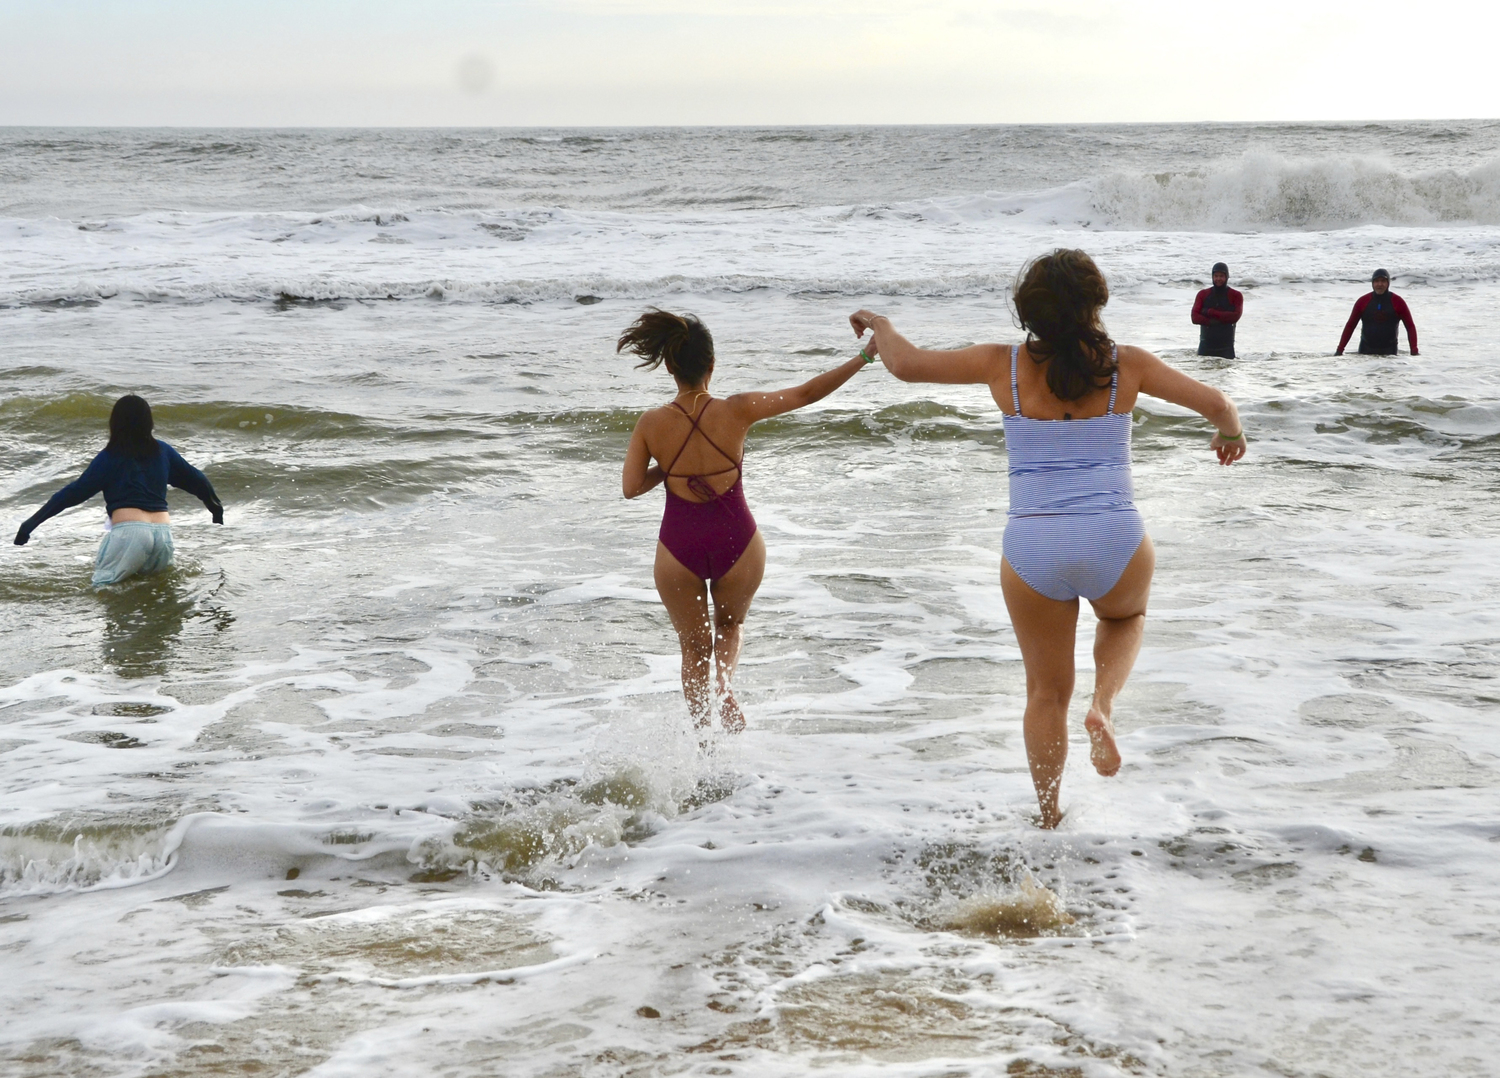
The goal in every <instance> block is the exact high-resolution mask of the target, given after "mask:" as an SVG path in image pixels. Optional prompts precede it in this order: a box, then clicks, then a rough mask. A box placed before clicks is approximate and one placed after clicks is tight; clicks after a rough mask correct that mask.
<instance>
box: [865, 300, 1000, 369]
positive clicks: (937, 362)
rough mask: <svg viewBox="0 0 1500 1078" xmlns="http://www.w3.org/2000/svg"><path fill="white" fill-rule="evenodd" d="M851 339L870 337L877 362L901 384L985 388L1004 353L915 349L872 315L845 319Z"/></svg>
mask: <svg viewBox="0 0 1500 1078" xmlns="http://www.w3.org/2000/svg"><path fill="white" fill-rule="evenodd" d="M849 324H850V325H851V326H853V327H854V335H855V336H856V337H863V336H864V334H865V330H869V331H870V332H871V333H872V334H873V336H872V337H871V340H872V341H874V344H875V347H876V348H877V349H879V350H880V358H881V360H882V361H883V362H884V363H885V367H886V370H888V371H890V372H891V373H892V374H894V375H895V376H896V377H897V378H899V379H901V380H902V381H903V382H941V383H944V384H947V385H975V384H977V385H989V383H990V381H991V379H992V378H993V376H994V371H995V364H996V363H997V362H1000V361H1003V360H1004V357H1005V355H1006V354H1007V350H1006V348H1005V346H1003V345H998V344H975V345H970V346H969V347H968V348H954V349H949V350H944V349H938V348H918V347H917V346H916V345H914V344H912V343H911V341H909V340H907V339H906V338H905V337H903V336H901V334H900V333H898V332H897V331H896V327H895V326H893V325H892V324H891V320H890V319H889V318H887V317H886V316H885V315H883V314H876V313H875V312H874V311H855V312H854V313H853V314H851V315H850V316H849Z"/></svg>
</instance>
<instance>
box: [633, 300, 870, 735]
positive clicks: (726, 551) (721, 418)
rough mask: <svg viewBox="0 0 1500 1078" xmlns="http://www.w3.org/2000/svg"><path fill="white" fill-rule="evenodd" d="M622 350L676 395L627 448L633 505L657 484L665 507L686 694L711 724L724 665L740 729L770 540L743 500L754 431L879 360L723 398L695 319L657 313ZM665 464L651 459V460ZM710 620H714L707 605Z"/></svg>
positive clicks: (704, 333) (663, 551)
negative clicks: (752, 626)
mask: <svg viewBox="0 0 1500 1078" xmlns="http://www.w3.org/2000/svg"><path fill="white" fill-rule="evenodd" d="M615 350H616V351H617V352H621V351H628V352H631V353H633V354H635V355H637V356H640V357H641V362H640V364H639V366H641V367H645V368H647V369H655V368H656V367H657V366H659V365H661V364H665V365H666V368H667V373H669V374H670V375H671V376H672V379H673V380H674V381H675V382H676V383H677V396H676V397H674V398H673V399H672V400H670V401H668V402H667V403H666V404H665V405H663V406H662V407H660V408H653V409H651V411H649V412H647V413H646V414H645V415H643V416H641V418H640V421H639V422H638V423H636V425H635V433H633V434H632V435H631V436H630V447H629V448H628V449H627V450H626V451H625V471H624V476H623V487H624V492H625V497H627V498H638V497H640V496H641V495H642V494H645V493H646V492H647V491H648V490H651V489H652V488H653V487H655V486H656V485H657V484H658V483H663V484H665V486H666V497H667V505H666V511H665V512H664V513H663V515H662V519H661V533H660V537H659V540H658V542H657V544H656V590H657V592H658V593H660V595H661V601H662V603H663V604H664V605H665V606H666V608H667V614H668V615H669V616H670V617H671V619H672V627H673V628H675V629H676V630H677V636H678V639H679V640H680V642H681V644H682V694H683V696H685V697H686V698H687V704H688V710H689V711H690V712H691V713H692V716H693V722H694V723H695V724H696V725H698V726H707V725H710V724H711V722H712V719H713V698H712V694H711V693H710V690H709V666H710V663H712V664H713V665H715V666H716V667H717V686H718V693H719V700H720V703H719V716H720V720H721V721H722V722H723V724H724V729H725V730H728V731H731V732H738V731H740V730H743V729H744V727H745V716H744V713H743V712H742V711H741V710H740V707H739V704H737V703H736V702H735V699H734V694H733V693H732V692H731V691H730V680H731V678H732V677H733V676H734V667H735V663H736V662H737V661H738V660H739V655H740V643H741V627H742V626H743V625H744V623H745V615H746V614H747V613H748V612H749V610H750V600H752V599H753V598H754V597H755V591H756V589H757V588H759V587H760V580H761V576H762V575H763V574H764V573H765V569H766V543H765V540H764V539H762V538H761V535H760V532H759V531H758V530H757V529H756V527H755V518H754V517H752V516H751V515H750V507H749V506H748V505H747V504H746V503H745V488H744V461H745V434H746V433H747V432H748V431H749V430H750V428H751V427H752V426H754V425H755V424H756V423H759V422H760V421H761V420H762V419H769V418H770V417H771V416H776V415H781V414H783V413H784V412H791V411H795V410H796V409H798V408H802V407H804V406H806V405H809V404H811V403H813V402H814V401H818V400H822V399H823V398H824V397H826V396H828V394H830V393H832V392H833V391H834V390H835V389H837V388H838V387H839V386H841V385H843V384H844V383H845V382H847V381H848V380H849V379H850V378H852V377H853V376H854V373H855V372H856V371H858V370H859V369H860V368H861V367H864V366H865V365H866V364H867V363H870V362H873V361H874V357H873V356H872V355H869V354H868V353H869V352H871V351H873V349H867V350H866V351H862V352H861V353H860V355H858V356H856V357H855V358H853V359H851V360H849V361H848V362H847V363H845V364H844V365H843V366H841V367H838V368H836V369H834V370H831V371H829V372H827V373H826V374H820V375H818V376H817V377H816V378H814V379H812V380H811V381H808V382H804V383H803V384H802V385H800V386H796V387H794V388H792V389H781V390H776V391H774V392H769V393H736V394H735V395H734V396H732V397H723V398H720V397H715V396H713V395H712V394H711V393H710V392H709V389H708V383H709V380H710V379H712V377H713V373H714V341H713V337H711V336H710V335H709V332H708V329H707V327H705V326H704V325H703V323H702V322H700V321H698V319H696V318H694V317H693V316H692V315H688V316H686V317H679V316H678V315H675V314H669V313H668V312H666V311H661V310H651V311H647V312H646V313H645V314H643V315H641V317H640V318H638V319H636V320H635V322H634V323H633V324H632V325H631V327H630V328H629V329H627V330H626V331H625V333H624V335H623V336H621V337H620V340H619V342H618V344H617V345H616V348H615ZM653 460H654V461H655V462H656V463H654V464H653V463H652V461H653ZM710 597H711V598H712V599H713V613H712V616H710V613H709V599H710Z"/></svg>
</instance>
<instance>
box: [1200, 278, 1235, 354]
mask: <svg viewBox="0 0 1500 1078" xmlns="http://www.w3.org/2000/svg"><path fill="white" fill-rule="evenodd" d="M1213 281H1214V285H1213V287H1212V288H1205V289H1204V290H1203V291H1201V292H1199V293H1198V298H1197V299H1195V300H1193V325H1195V326H1197V327H1198V354H1199V355H1200V356H1222V357H1223V358H1225V359H1233V358H1234V324H1235V323H1236V322H1238V321H1239V320H1240V315H1241V314H1243V313H1244V311H1245V297H1244V296H1242V295H1240V293H1238V292H1236V291H1235V290H1234V289H1233V288H1230V287H1229V267H1228V266H1226V265H1225V264H1224V263H1222V262H1215V263H1214V270H1213Z"/></svg>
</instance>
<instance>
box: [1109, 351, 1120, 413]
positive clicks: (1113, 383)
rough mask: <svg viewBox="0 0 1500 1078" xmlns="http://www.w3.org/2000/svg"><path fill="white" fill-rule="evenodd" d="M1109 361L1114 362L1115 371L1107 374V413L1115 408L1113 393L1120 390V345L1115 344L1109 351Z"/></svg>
mask: <svg viewBox="0 0 1500 1078" xmlns="http://www.w3.org/2000/svg"><path fill="white" fill-rule="evenodd" d="M1109 359H1110V362H1111V363H1113V364H1114V367H1115V371H1114V373H1113V374H1111V375H1110V376H1109V414H1113V413H1114V410H1115V395H1116V394H1118V393H1119V392H1120V346H1119V345H1118V344H1117V345H1115V346H1114V348H1113V349H1112V350H1111V351H1110V353H1109Z"/></svg>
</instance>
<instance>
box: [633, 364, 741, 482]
mask: <svg viewBox="0 0 1500 1078" xmlns="http://www.w3.org/2000/svg"><path fill="white" fill-rule="evenodd" d="M733 402H734V398H733V397H731V398H728V399H725V398H722V397H715V396H713V395H712V394H710V393H708V392H707V391H706V390H705V391H704V392H702V393H701V394H697V395H694V396H691V397H689V398H688V399H686V400H682V401H678V400H673V401H671V402H669V403H667V404H665V405H663V406H661V407H660V408H653V409H651V410H650V411H649V412H647V413H646V414H645V415H644V416H643V417H642V419H643V422H642V435H643V437H644V438H645V440H646V448H647V449H649V450H650V451H651V455H652V456H653V457H655V458H656V459H657V460H659V461H662V462H663V465H662V467H663V470H664V473H665V476H666V487H667V490H668V491H670V492H671V493H672V494H674V495H676V496H677V497H679V498H682V499H684V500H686V501H690V502H702V501H711V500H712V499H713V498H714V497H716V496H721V495H723V494H726V493H728V492H729V491H730V490H732V489H734V486H735V484H737V483H739V482H740V480H741V479H742V478H743V465H744V457H745V435H746V434H747V433H748V432H749V430H750V427H751V425H752V423H753V422H754V420H753V419H748V418H747V417H746V416H745V415H744V411H743V409H741V408H737V407H735V404H734V403H733Z"/></svg>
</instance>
